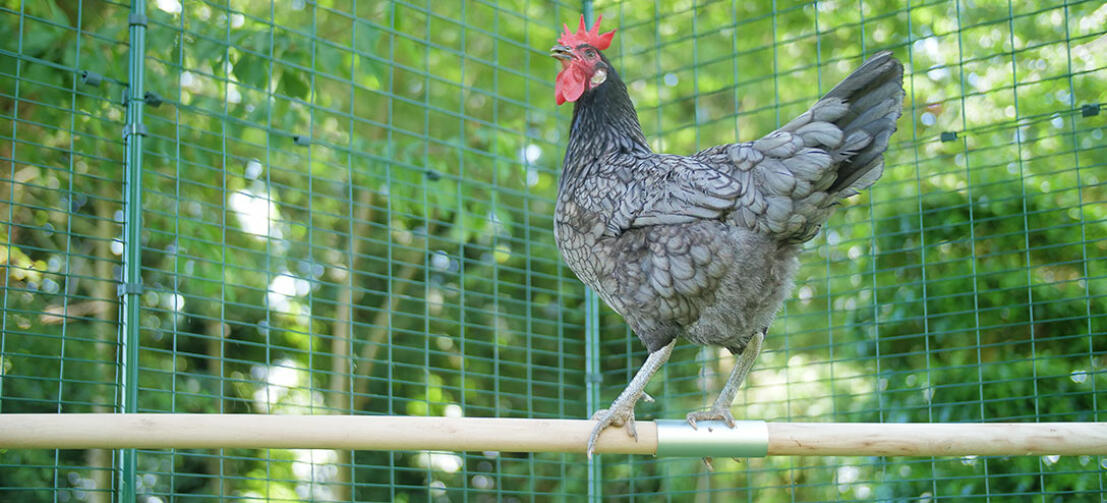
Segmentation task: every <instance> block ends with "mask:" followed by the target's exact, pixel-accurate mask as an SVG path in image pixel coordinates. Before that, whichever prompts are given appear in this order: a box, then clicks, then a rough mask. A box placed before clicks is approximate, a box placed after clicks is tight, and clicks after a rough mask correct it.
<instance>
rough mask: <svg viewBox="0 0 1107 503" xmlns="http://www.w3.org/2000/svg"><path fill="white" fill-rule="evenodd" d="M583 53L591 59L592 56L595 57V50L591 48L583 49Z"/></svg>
mask: <svg viewBox="0 0 1107 503" xmlns="http://www.w3.org/2000/svg"><path fill="white" fill-rule="evenodd" d="M584 55H585V56H588V59H593V58H595V57H596V51H593V50H592V49H588V50H586V51H584Z"/></svg>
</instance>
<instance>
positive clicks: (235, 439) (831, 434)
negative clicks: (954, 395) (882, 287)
mask: <svg viewBox="0 0 1107 503" xmlns="http://www.w3.org/2000/svg"><path fill="white" fill-rule="evenodd" d="M637 425H638V441H637V442H636V441H635V440H634V439H633V438H631V437H629V436H627V434H626V433H625V430H623V429H622V428H618V429H615V428H612V429H609V430H607V431H605V432H604V433H603V434H602V435H601V436H600V439H599V441H598V443H597V448H596V452H597V453H611V454H615V453H619V454H650V455H652V454H654V453H656V452H657V426H656V424H655V423H653V422H651V421H639V422H638V423H637ZM592 426H593V423H592V422H591V421H585V420H571V419H501V418H445V417H409V416H290V415H263V414H0V448H7V449H44V448H45V449H89V448H104V449H121V448H142V449H168V448H181V449H214V448H221V447H222V448H258V449H262V448H275V449H277V448H316V449H358V450H442V451H503V452H577V453H583V452H584V446H585V443H586V441H587V439H588V435H589V434H590V433H591V431H592ZM767 426H768V434H769V435H768V454H769V455H770V456H773V455H801V456H966V455H979V456H987V455H1015V456H1018V455H1048V454H1057V455H1107V423H957V424H928V423H909V424H902V423H897V424H878V423H768V425H767Z"/></svg>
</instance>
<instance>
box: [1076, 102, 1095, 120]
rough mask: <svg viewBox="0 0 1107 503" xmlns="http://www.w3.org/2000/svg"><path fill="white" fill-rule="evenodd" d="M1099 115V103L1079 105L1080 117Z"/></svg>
mask: <svg viewBox="0 0 1107 503" xmlns="http://www.w3.org/2000/svg"><path fill="white" fill-rule="evenodd" d="M1095 115H1099V103H1088V104H1085V105H1084V106H1082V107H1080V116H1081V117H1092V116H1095Z"/></svg>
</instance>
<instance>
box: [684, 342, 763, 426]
mask: <svg viewBox="0 0 1107 503" xmlns="http://www.w3.org/2000/svg"><path fill="white" fill-rule="evenodd" d="M763 340H765V331H764V330H762V331H759V332H757V333H756V334H754V336H753V338H751V339H750V342H749V344H747V345H746V349H745V350H743V351H742V354H741V355H739V356H738V363H737V364H736V365H734V370H731V371H730V377H728V378H727V380H726V384H725V385H724V386H723V389H722V391H720V392H719V397H718V398H716V399H715V404H714V405H712V406H711V409H710V410H699V411H692V412H689V413H688V416H687V418H688V424H690V425H692V428H693V429H695V428H696V421H706V420H710V419H716V420H721V421H725V422H726V425H727V426H729V427H731V428H733V427H734V416H733V415H731V413H730V406H731V405H732V404H733V403H734V397H735V396H736V395H737V394H738V386H740V385H741V384H742V381H744V380H746V374H749V373H750V369H751V368H753V363H754V361H755V360H757V355H758V354H760V353H761V341H763Z"/></svg>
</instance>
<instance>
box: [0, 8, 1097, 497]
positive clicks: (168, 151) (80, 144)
mask: <svg viewBox="0 0 1107 503" xmlns="http://www.w3.org/2000/svg"><path fill="white" fill-rule="evenodd" d="M136 6H137V8H136ZM593 9H594V11H595V12H596V13H602V14H603V15H604V19H605V21H604V24H605V29H606V28H607V27H610V28H615V29H617V30H618V32H617V35H616V38H615V43H614V44H613V45H612V47H611V49H609V50H608V51H606V52H607V54H608V56H609V57H610V58H611V59H612V62H613V63H614V65H615V67H616V68H618V69H619V70H620V73H621V75H622V77H623V79H624V80H625V81H626V82H627V83H628V85H629V88H630V92H631V95H632V98H633V99H634V100H635V103H636V105H637V107H638V112H639V116H640V118H641V120H642V123H643V126H644V129H645V131H646V133H647V136H648V138H649V139H650V141H651V143H652V145H653V146H654V148H655V150H663V151H670V152H676V153H689V152H693V151H695V150H698V149H702V148H706V147H709V146H712V145H715V144H719V143H724V142H731V141H734V139H735V138H739V139H742V140H751V139H754V138H756V137H758V136H760V135H761V134H764V133H766V132H768V131H771V130H772V129H773V128H775V127H777V126H779V125H781V124H783V123H785V122H787V121H788V120H789V119H790V118H791V117H793V116H795V115H797V114H799V113H801V112H802V111H803V110H805V109H806V107H807V106H809V104H810V103H811V102H813V101H814V100H815V99H816V98H817V97H818V96H819V95H820V94H821V93H822V92H825V91H827V90H829V88H830V87H831V86H833V84H834V83H836V82H837V81H838V80H839V79H840V78H842V77H843V76H844V75H845V74H846V73H848V72H849V71H850V70H851V69H852V68H854V67H855V66H856V65H857V64H858V63H859V62H860V61H861V60H863V58H864V57H865V56H866V55H869V54H872V53H873V52H875V51H877V50H882V49H889V50H892V51H893V52H894V53H895V54H896V55H897V57H899V58H900V59H901V60H902V61H903V62H904V63H905V65H906V67H907V71H908V74H907V76H906V80H905V86H906V88H907V107H906V110H905V113H904V116H903V118H901V120H900V122H899V132H898V133H897V134H896V136H894V137H893V141H892V145H891V147H890V149H889V152H888V154H887V160H888V163H887V164H888V166H887V169H886V171H885V175H884V178H883V179H882V180H881V181H880V182H878V183H877V185H876V186H874V188H873V189H872V190H870V191H869V192H867V193H866V194H863V195H861V196H858V197H856V198H853V199H851V200H849V201H848V202H847V203H846V204H845V205H844V206H843V207H842V208H840V210H839V211H838V213H837V214H836V215H835V216H834V217H833V218H832V219H831V221H830V222H829V224H828V225H826V226H825V227H824V230H823V231H822V232H821V233H820V234H819V236H818V237H816V238H815V239H814V240H813V241H811V242H810V243H809V244H808V245H807V251H806V253H805V255H804V256H803V265H802V269H801V273H800V274H799V281H798V282H797V285H796V292H795V295H794V296H793V297H794V298H793V299H792V300H790V301H789V302H788V304H787V305H786V307H785V309H784V310H783V311H782V313H781V315H780V316H779V317H778V320H777V322H776V323H775V325H774V326H773V327H772V329H771V331H770V334H769V336H768V338H767V339H766V343H765V348H766V350H765V352H764V353H763V355H762V357H761V358H760V360H759V363H758V364H757V366H756V367H755V370H754V372H753V374H751V377H750V379H749V381H748V382H747V384H746V386H745V387H744V389H743V391H742V392H741V393H740V395H739V398H738V400H737V402H736V404H735V408H734V411H735V415H736V416H737V417H748V418H761V419H766V420H773V421H874V422H904V421H919V422H990V421H1030V422H1033V421H1098V420H1100V419H1101V414H1100V412H1099V410H1100V408H1101V407H1102V406H1101V404H1102V403H1103V401H1104V399H1107V396H1105V395H1104V390H1105V389H1107V373H1105V372H1104V370H1103V368H1104V365H1105V364H1107V361H1105V351H1107V345H1105V343H1104V342H1103V341H1104V340H1105V338H1104V337H1103V336H1104V333H1105V332H1107V315H1105V314H1104V313H1107V204H1104V202H1105V200H1107V194H1105V191H1107V190H1105V185H1104V183H1105V179H1107V169H1105V166H1107V142H1104V140H1103V132H1104V126H1105V124H1104V118H1103V117H1104V115H1103V114H1102V113H1100V107H1101V106H1102V104H1103V103H1104V102H1105V101H1107V86H1104V82H1105V77H1107V71H1105V70H1107V56H1105V55H1107V28H1104V27H1105V26H1107V6H1104V4H1103V3H1102V2H1097V1H1090V0H1088V1H1069V2H1060V1H1052V2H1051V1H1032V2H1013V1H999V0H989V1H984V0H976V1H967V0H966V1H963V0H935V1H926V2H917V3H915V2H911V3H908V4H904V3H902V2H894V1H869V0H859V1H852V0H851V1H845V0H842V1H819V2H811V1H796V2H787V1H775V2H737V1H733V0H727V1H703V2H672V3H670V2H641V1H624V2H596V5H595V6H592V5H591V3H590V2H585V3H584V4H583V5H582V4H578V3H576V2H571V3H555V2H538V1H527V0H517V1H506V2H491V1H465V2H435V3H431V2H383V1H355V2H350V3H343V2H307V1H304V0H298V1H292V2H262V1H244V2H210V1H177V0H157V1H155V2H149V5H145V4H144V3H142V2H136V4H135V5H130V4H127V3H120V2H112V1H99V0H83V1H80V2H64V1H57V2H55V1H45V2H20V1H16V0H5V1H2V2H0V29H2V30H3V33H4V36H3V37H0V158H2V162H0V171H2V173H3V174H2V175H0V214H2V215H3V220H4V225H3V226H0V238H2V242H0V246H2V247H0V259H2V261H3V264H4V269H3V271H4V276H3V282H4V283H3V290H2V294H0V295H2V299H0V302H2V303H3V319H2V321H0V323H2V326H0V331H2V334H0V413H17V412H62V413H65V412H110V411H124V410H129V411H134V412H170V413H171V412H191V413H197V412H199V413H260V414H264V413H295V414H349V413H359V414H409V415H446V416H457V415H465V416H497V417H541V418H570V417H571V418H580V417H586V416H587V415H588V414H589V413H590V412H591V409H593V408H595V407H597V406H605V405H606V401H608V400H611V399H612V398H613V397H614V395H615V394H616V393H617V392H618V391H619V390H620V389H621V388H622V386H623V385H624V384H625V382H626V380H627V379H629V377H630V376H631V375H632V373H633V372H634V371H635V370H636V369H637V367H638V365H639V363H640V362H641V360H642V358H643V357H644V354H645V350H644V348H642V347H641V345H640V343H639V342H638V341H637V339H636V338H635V337H633V335H632V334H630V333H629V332H628V331H627V330H626V328H625V326H623V325H622V322H621V319H619V318H618V316H616V315H614V314H613V313H611V312H610V311H609V310H608V309H607V308H606V307H600V308H599V309H596V304H595V301H594V300H591V299H589V298H588V297H590V296H588V295H586V292H585V291H584V288H583V287H582V286H581V285H580V283H579V282H577V281H576V280H575V279H574V278H573V277H572V274H571V273H570V272H569V271H568V270H567V269H566V268H565V267H564V266H563V265H562V263H561V261H560V259H559V258H558V253H557V251H556V247H555V246H554V242H553V236H552V219H551V215H552V213H553V200H554V194H555V192H556V187H557V179H558V174H559V165H560V160H561V153H562V151H563V148H564V145H565V141H566V139H567V134H566V132H567V131H568V126H569V124H568V122H569V117H570V111H569V110H568V108H561V109H558V108H556V107H555V105H554V103H553V76H554V74H555V73H556V68H557V67H556V65H555V63H556V62H555V61H553V60H551V59H550V58H548V57H547V55H546V49H548V47H549V46H550V45H551V44H552V43H553V41H554V40H555V39H556V37H557V30H558V29H559V28H560V23H561V22H569V21H573V20H575V19H576V17H577V16H578V15H579V13H580V12H581V10H586V11H590V10H593ZM609 23H610V24H609ZM136 79H137V80H136ZM135 82H141V84H142V85H141V86H137V87H130V86H131V84H134V83H135ZM138 91H141V92H138ZM139 125H141V127H139ZM121 133H122V134H121ZM136 138H141V140H140V141H135V140H136ZM128 159H130V161H128ZM128 180H131V182H130V183H128ZM136 182H137V183H136ZM128 210H133V211H128ZM125 257H130V259H129V260H128V261H126V262H127V263H126V264H125V260H124V258H125ZM125 265H126V267H125ZM127 267H131V268H133V269H129V270H128V269H127ZM129 278H130V279H129ZM134 278H138V279H139V281H131V279H134ZM593 328H594V330H593ZM586 334H588V336H589V337H586ZM590 338H591V340H592V341H593V342H594V343H595V344H593V345H590V344H589V343H588V342H587V341H589V340H590ZM596 350H598V351H596ZM732 363H733V361H732V359H731V358H730V357H729V356H725V355H723V354H721V353H719V352H718V351H716V350H715V349H704V348H699V347H695V346H691V345H681V346H678V348H677V350H676V351H675V353H674V357H673V359H672V361H671V362H670V363H669V364H668V365H667V366H666V367H665V368H664V370H663V372H662V373H661V375H659V376H658V378H655V380H654V381H655V382H653V383H652V384H651V386H650V387H649V388H648V390H649V391H650V393H651V394H652V395H653V396H654V397H656V398H657V401H655V402H653V403H642V404H640V405H639V408H638V417H639V418H640V419H649V418H654V417H666V418H675V417H681V416H682V415H683V413H684V412H686V411H687V410H689V409H692V408H696V407H702V406H705V405H707V404H708V403H709V402H708V400H709V399H711V398H712V396H711V393H712V392H713V391H714V390H716V389H718V386H719V384H720V383H721V380H722V379H723V378H725V376H726V373H727V372H728V371H729V368H730V365H732ZM596 371H598V372H596ZM590 400H591V401H592V402H594V403H591V404H590V403H589V401H590ZM537 433H538V434H541V432H537ZM0 463H2V464H3V466H0V492H2V494H3V497H4V498H5V499H13V500H17V501H57V500H60V501H70V500H81V501H108V500H111V499H119V500H121V501H126V499H124V498H126V497H128V496H129V495H132V494H133V495H134V497H135V498H137V499H139V500H143V501H207V500H214V501H220V500H234V501H254V500H274V501H284V500H288V501H300V500H309V499H310V500H318V501H352V500H356V501H427V500H432V501H470V500H472V501H492V500H507V501H546V500H576V499H579V498H580V497H584V496H591V497H595V498H600V497H602V498H604V499H613V500H615V499H619V500H635V501H655V500H658V499H661V498H664V499H666V500H677V501H684V500H693V499H695V500H696V501H700V500H703V501H732V500H735V499H737V498H741V499H746V500H750V501H752V500H754V499H757V500H758V501H762V500H763V501H870V500H876V501H938V500H943V501H1009V500H1026V501H1042V502H1046V501H1050V502H1052V501H1099V500H1101V499H1103V496H1104V495H1107V490H1105V489H1104V470H1105V469H1107V459H1103V458H1099V457H1088V456H1085V457H1055V456H1046V457H964V458H849V457H838V458H814V457H783V458H766V459H754V460H742V461H731V460H716V461H715V463H714V467H715V471H713V472H708V471H706V470H705V469H704V468H703V466H702V464H701V463H700V462H699V461H697V460H688V459H649V458H642V457H634V456H602V457H601V459H600V460H599V461H597V462H595V463H594V464H592V465H589V464H586V463H584V460H583V457H582V456H579V455H568V454H507V453H492V452H488V453H479V452H478V453H461V452H430V451H423V452H404V451H396V452H363V451H341V450H337V451H336V450H278V449H273V450H246V449H233V450H232V449H223V450H187V449H177V450H168V451H162V450H138V451H119V452H112V451H103V450H92V451H80V450H57V451H30V450H28V451H16V450H12V451H7V452H5V453H4V454H3V457H2V458H0Z"/></svg>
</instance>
